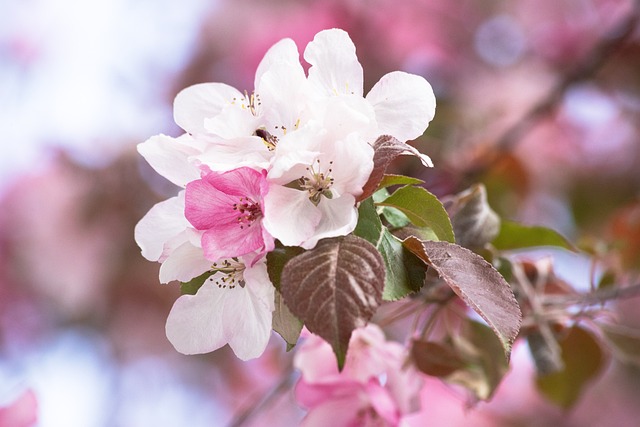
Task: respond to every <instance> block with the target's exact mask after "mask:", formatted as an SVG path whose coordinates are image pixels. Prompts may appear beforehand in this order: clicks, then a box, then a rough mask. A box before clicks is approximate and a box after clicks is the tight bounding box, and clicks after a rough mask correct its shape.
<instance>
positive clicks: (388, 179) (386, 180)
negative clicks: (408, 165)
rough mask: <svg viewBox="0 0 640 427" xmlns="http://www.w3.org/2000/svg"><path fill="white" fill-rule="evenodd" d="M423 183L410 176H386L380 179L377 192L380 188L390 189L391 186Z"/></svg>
mask: <svg viewBox="0 0 640 427" xmlns="http://www.w3.org/2000/svg"><path fill="white" fill-rule="evenodd" d="M423 183H424V181H423V180H421V179H418V178H413V177H410V176H404V175H394V174H386V175H385V176H384V177H382V181H380V184H378V190H380V189H381V188H386V187H391V186H392V185H414V184H423Z"/></svg>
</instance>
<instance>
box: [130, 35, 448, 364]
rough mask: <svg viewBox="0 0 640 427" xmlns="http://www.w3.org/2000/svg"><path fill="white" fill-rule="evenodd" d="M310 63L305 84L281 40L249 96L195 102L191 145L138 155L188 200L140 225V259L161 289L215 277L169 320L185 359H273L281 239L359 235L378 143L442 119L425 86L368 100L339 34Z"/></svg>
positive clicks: (387, 80) (389, 85) (387, 83)
mask: <svg viewBox="0 0 640 427" xmlns="http://www.w3.org/2000/svg"><path fill="white" fill-rule="evenodd" d="M304 59H305V60H306V61H307V62H308V63H309V64H310V68H309V71H308V75H306V74H305V72H304V69H303V67H302V65H301V63H300V58H299V53H298V49H297V47H296V45H295V43H294V42H293V41H292V40H290V39H284V40H282V41H280V42H278V43H276V44H275V45H274V46H273V47H272V48H271V49H270V50H269V51H268V52H267V53H266V55H265V57H264V59H263V60H262V61H261V63H260V65H259V66H258V69H257V72H256V76H255V89H254V91H253V92H252V93H251V94H249V93H248V92H244V93H242V92H240V91H238V90H236V89H235V88H233V87H230V86H228V85H225V84H222V83H204V84H198V85H195V86H191V87H189V88H186V89H184V90H183V91H182V92H180V93H179V94H178V95H177V97H176V99H175V102H174V118H175V121H176V123H177V124H178V125H179V126H180V127H182V128H183V129H184V130H185V131H186V133H185V134H184V135H182V136H180V137H178V138H172V137H169V136H165V135H158V136H154V137H152V138H150V139H149V140H147V141H145V142H144V143H142V144H140V145H139V146H138V151H139V152H140V154H142V156H144V158H145V159H146V160H147V161H148V162H149V164H150V165H151V166H152V167H153V168H154V169H155V170H156V171H157V172H158V173H160V174H161V175H163V176H164V177H166V178H167V179H169V180H170V181H171V182H173V183H175V184H177V185H178V186H180V187H182V188H184V190H182V191H180V193H179V194H178V195H177V196H176V197H173V198H171V199H169V200H166V201H164V202H161V203H158V204H157V205H155V206H154V207H153V208H152V209H151V210H150V211H149V212H148V213H147V215H146V216H145V217H144V218H143V219H142V220H141V221H140V222H139V224H138V225H137V227H136V231H135V237H136V241H137V242H138V245H139V246H140V248H141V249H142V254H143V256H144V257H146V258H147V259H149V260H152V261H158V262H161V263H162V266H161V268H160V281H161V282H163V283H167V282H169V281H173V280H179V281H182V282H187V281H189V280H191V279H193V278H195V277H198V276H201V275H202V274H204V273H207V272H209V273H210V277H208V278H207V279H206V281H205V283H204V285H202V287H201V288H200V289H199V290H198V292H197V294H196V295H183V296H181V297H180V298H179V299H178V300H177V301H176V303H175V305H174V307H173V309H172V311H171V313H170V314H169V318H168V320H167V336H168V338H169V340H170V341H171V342H172V343H173V345H174V346H175V347H176V349H177V350H178V351H180V352H182V353H185V354H193V353H203V352H209V351H213V350H215V349H217V348H220V347H222V346H224V345H225V344H227V343H228V344H229V345H230V346H231V348H232V349H233V350H234V352H235V353H236V355H237V356H238V357H239V358H241V359H243V360H246V359H250V358H254V357H257V356H259V355H260V354H262V352H263V351H264V348H265V346H266V344H267V341H268V339H269V336H270V331H271V321H272V312H273V310H274V287H273V285H272V284H271V282H270V281H269V276H268V274H267V270H266V264H265V255H266V253H268V252H269V251H271V250H273V249H274V247H275V241H276V240H278V241H279V242H280V243H282V244H283V245H286V246H300V247H302V248H305V249H310V248H313V247H314V246H315V245H316V243H317V242H318V241H319V240H320V239H323V238H327V237H334V236H342V235H347V234H349V233H351V232H352V231H353V230H354V228H355V226H356V223H357V220H358V211H357V202H356V198H357V197H358V196H359V195H360V194H361V193H362V188H363V186H364V184H365V183H366V182H367V180H368V178H369V175H370V174H371V171H372V169H373V167H374V163H373V158H374V149H373V147H372V143H373V141H375V139H376V138H377V137H378V136H380V135H383V134H386V135H392V136H394V137H395V138H397V139H398V140H400V141H407V140H411V139H415V138H417V137H418V136H420V135H421V134H422V133H423V132H424V130H425V129H426V127H427V125H428V123H429V122H430V121H431V119H432V118H433V116H434V113H435V97H434V95H433V91H432V89H431V86H430V85H429V83H428V82H427V81H426V80H425V79H424V78H422V77H420V76H416V75H412V74H408V73H404V72H392V73H389V74H387V75H385V76H384V77H382V78H381V79H380V81H379V82H378V83H377V84H376V85H375V86H374V87H373V88H372V89H371V91H370V92H369V93H368V94H367V95H366V97H365V96H363V72H362V67H361V65H360V63H359V62H358V59H357V56H356V51H355V46H354V44H353V42H352V41H351V39H350V38H349V36H348V35H347V33H345V32H344V31H342V30H338V29H332V30H326V31H322V32H320V33H318V34H317V35H316V36H315V38H314V40H313V41H312V42H311V43H309V45H308V46H307V47H306V49H305V51H304Z"/></svg>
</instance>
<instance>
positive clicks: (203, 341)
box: [165, 279, 233, 354]
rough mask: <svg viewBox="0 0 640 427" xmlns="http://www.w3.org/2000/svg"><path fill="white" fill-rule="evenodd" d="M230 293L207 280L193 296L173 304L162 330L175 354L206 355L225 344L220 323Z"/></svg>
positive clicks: (185, 296)
mask: <svg viewBox="0 0 640 427" xmlns="http://www.w3.org/2000/svg"><path fill="white" fill-rule="evenodd" d="M229 291H230V290H229V289H221V288H219V287H218V286H217V285H216V284H215V283H213V282H212V281H210V280H209V279H207V280H206V281H205V282H204V284H203V285H202V286H201V287H200V289H198V292H197V293H196V295H182V296H181V297H180V298H178V299H177V300H176V302H175V303H174V304H173V307H172V308H171V311H170V312H169V316H168V317H167V324H166V327H165V330H166V333H167V338H168V339H169V341H170V342H171V344H173V346H174V347H175V349H176V350H177V351H179V352H180V353H183V354H199V353H207V352H210V351H213V350H217V349H219V348H220V347H222V346H224V345H225V344H227V340H226V339H225V336H224V332H223V324H222V322H223V320H224V319H223V308H224V303H225V299H227V298H228V297H229ZM232 291H233V290H232Z"/></svg>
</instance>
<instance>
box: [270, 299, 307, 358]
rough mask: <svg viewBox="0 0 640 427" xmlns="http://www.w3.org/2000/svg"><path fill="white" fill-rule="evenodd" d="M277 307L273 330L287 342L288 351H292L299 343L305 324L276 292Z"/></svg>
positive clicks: (274, 313)
mask: <svg viewBox="0 0 640 427" xmlns="http://www.w3.org/2000/svg"><path fill="white" fill-rule="evenodd" d="M275 306H276V309H275V311H274V312H273V321H272V323H271V325H272V328H273V330H274V331H276V332H277V333H278V334H280V336H281V337H282V338H283V339H284V340H285V341H286V343H287V351H290V350H291V349H292V348H293V347H295V345H296V343H297V342H298V338H299V337H300V331H302V326H303V324H302V322H301V321H300V319H298V318H297V317H296V316H294V315H293V313H291V310H289V308H288V307H287V305H286V304H285V303H284V301H283V299H282V295H281V294H280V292H278V291H276V298H275Z"/></svg>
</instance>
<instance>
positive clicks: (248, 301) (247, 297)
mask: <svg viewBox="0 0 640 427" xmlns="http://www.w3.org/2000/svg"><path fill="white" fill-rule="evenodd" d="M244 278H245V282H246V283H245V288H244V289H242V290H243V292H242V293H238V295H237V296H236V295H234V299H233V300H231V299H229V300H228V301H227V302H226V304H225V313H224V320H223V321H224V330H225V335H227V336H228V337H229V346H230V347H231V349H232V350H233V352H234V353H235V354H236V356H238V358H240V359H242V360H249V359H254V358H256V357H259V356H260V355H262V353H263V352H264V349H265V347H266V346H267V343H268V342H269V337H270V336H271V325H272V321H273V310H274V308H275V307H274V298H275V295H274V294H275V288H274V287H273V285H272V284H271V281H270V280H269V275H268V274H267V267H266V264H265V263H264V262H261V263H258V264H256V265H255V266H254V267H252V268H248V269H247V270H245V272H244ZM234 290H235V289H234ZM236 297H237V298H236Z"/></svg>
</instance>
